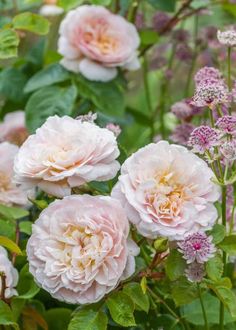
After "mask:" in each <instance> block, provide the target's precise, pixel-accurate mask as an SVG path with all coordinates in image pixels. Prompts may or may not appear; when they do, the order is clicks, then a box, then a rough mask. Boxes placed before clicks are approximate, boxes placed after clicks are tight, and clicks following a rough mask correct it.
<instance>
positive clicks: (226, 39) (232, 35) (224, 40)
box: [217, 29, 236, 47]
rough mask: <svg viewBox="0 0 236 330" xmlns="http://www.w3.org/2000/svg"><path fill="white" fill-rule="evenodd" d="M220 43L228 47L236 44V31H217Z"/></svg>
mask: <svg viewBox="0 0 236 330" xmlns="http://www.w3.org/2000/svg"><path fill="white" fill-rule="evenodd" d="M217 38H218V40H219V43H220V44H222V45H225V46H228V47H234V46H236V31H235V30H233V29H231V30H227V31H223V32H221V31H217Z"/></svg>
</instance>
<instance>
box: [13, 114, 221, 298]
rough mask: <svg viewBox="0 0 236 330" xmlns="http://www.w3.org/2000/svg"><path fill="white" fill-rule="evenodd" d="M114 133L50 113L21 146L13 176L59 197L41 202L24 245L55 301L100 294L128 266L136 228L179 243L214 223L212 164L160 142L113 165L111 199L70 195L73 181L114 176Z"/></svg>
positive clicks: (130, 267)
mask: <svg viewBox="0 0 236 330" xmlns="http://www.w3.org/2000/svg"><path fill="white" fill-rule="evenodd" d="M118 156H119V150H118V146H117V141H116V138H115V134H114V133H113V132H111V131H109V130H108V129H106V128H100V127H99V126H97V125H96V124H95V123H94V122H86V121H83V120H82V119H81V118H79V119H72V118H70V117H67V116H65V117H61V118H59V117H57V116H54V117H49V118H48V119H47V121H46V122H45V124H44V125H43V126H42V127H41V128H39V129H38V130H37V131H36V133H35V134H33V135H31V136H29V137H28V139H27V140H26V141H25V142H24V143H23V145H22V146H21V148H20V150H19V152H18V154H17V156H16V158H15V165H14V169H15V180H16V181H17V182H18V184H21V185H22V186H26V187H27V189H29V188H32V187H34V186H38V187H39V188H41V189H42V190H44V191H45V192H47V193H49V194H51V195H54V196H57V197H64V198H63V199H62V200H57V201H55V202H54V203H52V204H51V205H50V206H49V207H48V208H46V209H45V210H44V211H43V212H42V213H41V215H40V217H39V219H38V220H37V221H36V222H35V224H34V225H33V234H32V236H31V237H30V239H29V241H28V245H27V254H28V259H29V264H30V271H31V272H32V274H33V275H34V277H35V279H36V281H37V283H38V284H39V285H40V286H42V287H43V288H44V289H46V290H47V291H49V292H50V293H51V294H52V295H53V296H54V297H56V298H57V299H59V300H64V301H67V302H71V303H91V302H94V301H97V300H100V299H101V298H102V297H103V296H104V295H105V294H106V293H108V292H109V291H111V290H112V289H114V288H115V287H116V286H117V285H118V284H119V282H120V281H121V280H122V279H124V278H126V277H128V276H130V275H132V274H133V273H134V271H135V262H134V256H135V255H137V254H138V253H139V249H138V247H137V246H136V244H135V243H134V242H133V241H132V240H131V239H129V237H128V235H129V222H128V220H129V221H130V222H131V223H132V224H134V225H135V226H136V228H137V230H138V232H139V233H140V234H142V235H143V236H145V237H148V238H152V239H155V238H156V237H158V236H160V235H161V236H165V237H168V238H169V239H170V240H181V239H183V238H184V237H185V236H186V235H187V234H189V233H193V232H196V231H199V230H200V231H201V230H203V231H205V230H207V229H209V228H211V227H212V225H213V224H214V222H215V220H216V218H217V211H216V208H215V207H214V204H213V203H214V202H215V201H216V200H217V199H218V198H219V191H218V188H217V186H216V185H215V184H214V183H213V182H212V181H211V178H212V177H213V173H212V171H211V170H210V169H209V167H208V166H207V164H206V163H205V162H204V161H203V160H201V159H200V158H199V157H198V156H196V155H195V154H193V153H192V152H190V151H188V150H187V149H186V148H184V147H180V146H177V145H170V144H169V143H168V142H166V141H160V142H158V143H156V144H149V145H148V146H146V147H144V148H142V149H140V150H139V151H137V152H136V153H134V154H133V155H132V156H130V157H129V158H128V159H127V160H126V161H125V163H124V164H123V165H122V167H121V175H120V177H119V179H118V183H117V184H116V186H115V187H114V188H113V190H112V193H111V196H112V197H103V196H90V195H77V196H76V195H72V196H68V195H71V193H72V189H73V187H80V186H81V185H84V184H85V183H87V182H89V181H106V180H109V179H112V178H114V177H115V176H116V175H117V173H118V171H119V168H120V165H119V163H118V161H117V160H116V159H117V157H118Z"/></svg>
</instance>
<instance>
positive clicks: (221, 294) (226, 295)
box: [214, 287, 236, 318]
mask: <svg viewBox="0 0 236 330" xmlns="http://www.w3.org/2000/svg"><path fill="white" fill-rule="evenodd" d="M214 292H215V293H216V295H217V296H218V298H219V299H220V300H221V301H222V302H223V304H224V305H225V306H226V308H227V309H228V310H229V312H230V314H231V316H232V317H233V318H236V296H235V293H234V292H233V291H232V290H231V289H229V288H226V287H215V288H214Z"/></svg>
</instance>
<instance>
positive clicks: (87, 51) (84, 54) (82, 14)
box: [58, 5, 140, 81]
mask: <svg viewBox="0 0 236 330" xmlns="http://www.w3.org/2000/svg"><path fill="white" fill-rule="evenodd" d="M59 33H60V38H59V41H58V52H59V53H60V54H61V55H62V56H63V59H62V61H61V64H62V65H63V66H64V67H65V68H66V69H68V70H69V71H73V72H76V73H77V72H80V73H81V74H82V75H83V76H85V77H86V78H87V79H89V80H95V81H109V80H112V79H113V78H115V77H116V75H117V72H118V71H117V67H122V68H125V69H128V70H136V69H138V68H139V66H140V64H139V60H138V57H137V49H138V47H139V42H140V41H139V35H138V32H137V30H136V28H135V26H134V25H133V24H131V23H129V22H128V21H126V20H125V19H124V18H123V17H122V16H119V15H115V14H113V13H111V12H110V11H109V10H107V9H106V8H104V7H102V6H92V5H91V6H89V5H83V6H80V7H78V8H76V9H74V10H72V11H70V12H69V13H68V14H67V15H66V17H65V19H64V20H63V21H62V23H61V26H60V30H59Z"/></svg>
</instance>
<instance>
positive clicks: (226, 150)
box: [220, 140, 236, 161]
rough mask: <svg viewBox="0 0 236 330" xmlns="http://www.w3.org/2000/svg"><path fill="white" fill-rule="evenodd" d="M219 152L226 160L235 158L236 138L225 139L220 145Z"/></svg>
mask: <svg viewBox="0 0 236 330" xmlns="http://www.w3.org/2000/svg"><path fill="white" fill-rule="evenodd" d="M220 152H221V154H222V155H223V157H224V158H225V160H227V161H233V160H235V159H236V140H232V141H225V142H224V143H223V144H222V145H221V146H220Z"/></svg>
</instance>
